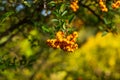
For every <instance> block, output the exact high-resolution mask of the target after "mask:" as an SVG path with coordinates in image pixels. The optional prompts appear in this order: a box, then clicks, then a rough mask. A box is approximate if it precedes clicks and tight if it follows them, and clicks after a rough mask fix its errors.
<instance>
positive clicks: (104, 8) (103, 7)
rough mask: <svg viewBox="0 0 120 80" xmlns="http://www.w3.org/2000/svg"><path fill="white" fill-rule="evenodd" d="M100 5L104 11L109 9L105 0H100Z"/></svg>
mask: <svg viewBox="0 0 120 80" xmlns="http://www.w3.org/2000/svg"><path fill="white" fill-rule="evenodd" d="M99 5H100V8H101V10H102V11H103V12H107V11H108V9H107V7H106V5H105V4H104V2H103V0H99Z"/></svg>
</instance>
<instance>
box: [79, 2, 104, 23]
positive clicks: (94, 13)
mask: <svg viewBox="0 0 120 80" xmlns="http://www.w3.org/2000/svg"><path fill="white" fill-rule="evenodd" d="M79 4H80V5H81V6H83V7H84V8H87V9H88V10H89V11H90V12H92V14H93V15H95V16H96V17H97V18H98V19H99V20H100V21H101V22H102V23H104V20H103V19H102V18H101V17H100V15H98V14H97V13H96V12H95V11H94V10H93V9H91V8H90V7H89V6H88V5H85V4H83V3H82V2H79Z"/></svg>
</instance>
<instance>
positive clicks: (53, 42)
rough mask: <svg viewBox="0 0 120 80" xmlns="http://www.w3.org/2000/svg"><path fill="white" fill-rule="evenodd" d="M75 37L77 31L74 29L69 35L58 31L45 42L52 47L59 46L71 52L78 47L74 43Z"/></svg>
mask: <svg viewBox="0 0 120 80" xmlns="http://www.w3.org/2000/svg"><path fill="white" fill-rule="evenodd" d="M77 37H78V33H77V32H76V31H75V32H73V33H72V34H70V35H65V33H64V32H62V31H58V32H57V33H56V38H55V39H48V40H47V44H48V45H49V46H50V47H53V48H61V49H62V50H64V51H68V52H73V51H74V50H75V49H77V48H78V44H77V43H76V38H77Z"/></svg>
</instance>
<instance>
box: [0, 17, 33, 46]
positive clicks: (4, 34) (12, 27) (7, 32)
mask: <svg viewBox="0 0 120 80" xmlns="http://www.w3.org/2000/svg"><path fill="white" fill-rule="evenodd" d="M25 23H29V24H31V23H32V22H31V21H30V20H28V19H27V18H24V19H23V20H21V21H19V22H18V23H17V24H15V25H13V26H11V27H10V28H9V29H7V30H6V31H4V32H2V33H1V34H0V39H1V38H2V37H4V36H7V35H9V33H11V32H13V31H14V30H15V29H18V28H19V27H20V26H21V25H23V24H25ZM18 32H19V30H18V31H17V32H16V33H15V34H17V33H18ZM15 34H12V35H10V37H9V38H8V40H6V41H5V42H3V43H1V44H0V47H2V46H4V45H5V44H6V43H7V42H9V41H10V39H11V38H12V37H13V36H14V35H15Z"/></svg>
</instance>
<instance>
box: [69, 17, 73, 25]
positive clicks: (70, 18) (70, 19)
mask: <svg viewBox="0 0 120 80" xmlns="http://www.w3.org/2000/svg"><path fill="white" fill-rule="evenodd" d="M73 18H74V15H71V16H70V17H69V23H71V22H72V20H73Z"/></svg>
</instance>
